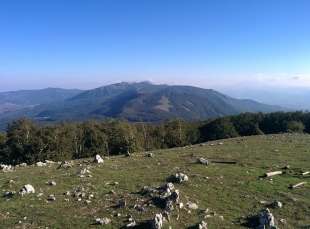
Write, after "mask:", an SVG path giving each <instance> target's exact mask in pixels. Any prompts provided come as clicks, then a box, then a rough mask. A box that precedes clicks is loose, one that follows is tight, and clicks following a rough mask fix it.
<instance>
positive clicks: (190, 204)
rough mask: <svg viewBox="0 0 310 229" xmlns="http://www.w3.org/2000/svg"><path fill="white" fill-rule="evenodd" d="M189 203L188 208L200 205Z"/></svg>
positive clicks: (196, 207) (195, 207)
mask: <svg viewBox="0 0 310 229" xmlns="http://www.w3.org/2000/svg"><path fill="white" fill-rule="evenodd" d="M187 205H188V208H190V209H198V205H197V204H194V203H189V204H187Z"/></svg>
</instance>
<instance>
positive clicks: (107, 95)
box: [0, 82, 288, 123]
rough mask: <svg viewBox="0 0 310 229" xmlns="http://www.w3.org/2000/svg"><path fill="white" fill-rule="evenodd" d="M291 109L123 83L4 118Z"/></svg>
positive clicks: (153, 117)
mask: <svg viewBox="0 0 310 229" xmlns="http://www.w3.org/2000/svg"><path fill="white" fill-rule="evenodd" d="M287 110H288V109H285V108H282V107H278V106H271V105H265V104H262V103H258V102H255V101H253V100H239V99H234V98H231V97H229V96H226V95H224V94H221V93H219V92H217V91H215V90H212V89H202V88H198V87H191V86H168V85H154V84H151V83H150V82H140V83H126V82H122V83H118V84H112V85H108V86H104V87H100V88H96V89H92V90H88V91H84V92H82V93H80V94H78V95H75V96H73V97H72V98H69V99H65V100H59V101H57V102H54V103H49V104H42V105H37V106H35V107H31V108H26V109H22V110H15V111H12V112H5V113H3V114H1V116H0V118H1V119H5V118H6V119H7V118H19V117H21V116H26V117H27V118H29V119H31V120H34V121H36V122H39V123H49V122H51V123H59V122H61V121H63V120H65V121H67V122H73V121H86V120H87V119H89V118H94V119H100V120H104V119H107V118H109V117H112V118H125V119H127V120H129V121H140V120H143V121H146V122H160V121H162V120H164V119H166V118H172V119H176V118H181V119H184V120H205V119H208V118H215V117H218V116H226V115H233V114H239V113H242V112H255V113H256V112H264V113H267V112H273V111H287ZM1 119H0V120H1Z"/></svg>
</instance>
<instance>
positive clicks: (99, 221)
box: [96, 217, 111, 225]
mask: <svg viewBox="0 0 310 229" xmlns="http://www.w3.org/2000/svg"><path fill="white" fill-rule="evenodd" d="M96 222H97V223H98V224H101V225H107V224H108V223H110V222H111V220H110V219H109V218H106V217H105V218H103V219H96Z"/></svg>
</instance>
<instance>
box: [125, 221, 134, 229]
mask: <svg viewBox="0 0 310 229" xmlns="http://www.w3.org/2000/svg"><path fill="white" fill-rule="evenodd" d="M135 226H137V223H136V221H133V222H131V223H129V224H127V225H126V228H132V227H135Z"/></svg>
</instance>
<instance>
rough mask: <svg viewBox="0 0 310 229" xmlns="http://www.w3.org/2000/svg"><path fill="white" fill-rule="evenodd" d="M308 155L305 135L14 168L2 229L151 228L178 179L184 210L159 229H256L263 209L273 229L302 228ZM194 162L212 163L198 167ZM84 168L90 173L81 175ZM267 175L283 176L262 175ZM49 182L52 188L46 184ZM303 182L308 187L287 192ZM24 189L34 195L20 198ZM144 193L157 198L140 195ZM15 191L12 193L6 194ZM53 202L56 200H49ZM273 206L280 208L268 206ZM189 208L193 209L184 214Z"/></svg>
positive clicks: (4, 197) (306, 214) (2, 206)
mask: <svg viewBox="0 0 310 229" xmlns="http://www.w3.org/2000/svg"><path fill="white" fill-rule="evenodd" d="M309 150H310V135H308V134H274V135H258V136H247V137H236V138H231V139H224V140H217V141H209V142H205V143H202V144H197V145H189V146H186V147H178V148H171V149H165V150H157V151H149V152H135V153H132V154H131V155H130V156H129V157H126V156H124V155H116V156H108V157H103V155H101V156H102V157H103V160H104V162H103V163H101V164H98V163H95V162H93V158H88V159H78V160H74V161H72V164H73V166H72V168H59V164H57V163H55V164H52V165H46V166H42V167H38V166H35V165H30V166H26V167H14V168H13V171H12V172H2V171H1V172H0V187H1V190H2V193H1V197H0V227H2V228H98V227H104V228H126V225H127V224H129V223H130V222H128V217H127V215H131V216H132V219H133V220H134V221H135V222H136V223H137V226H136V227H135V228H148V225H149V224H148V221H149V220H150V219H152V218H153V217H154V215H155V214H156V213H162V212H164V211H165V206H164V204H163V202H162V200H161V198H160V197H159V194H160V187H162V186H163V185H165V184H166V183H167V181H170V177H171V175H172V174H175V173H180V172H182V173H184V174H186V175H187V176H188V178H189V180H188V181H185V182H182V183H174V186H175V189H179V192H180V199H179V203H183V204H184V207H183V208H180V207H178V206H177V205H175V207H174V210H172V211H171V213H170V214H171V216H170V222H167V221H166V222H164V224H163V228H164V229H168V228H169V226H171V228H173V229H176V228H195V225H196V223H197V222H199V221H201V220H204V221H205V222H206V223H207V225H208V228H211V229H212V228H256V227H257V225H256V224H255V222H253V221H251V220H250V218H251V216H252V215H256V214H257V213H259V212H261V211H262V210H263V209H265V208H267V207H268V208H269V209H270V211H271V213H272V214H273V216H274V217H275V225H276V226H277V227H278V228H281V229H293V228H294V229H296V228H306V227H307V226H308V225H310V198H309V196H310V188H309V184H308V179H309V177H310V176H309V175H308V174H306V175H303V174H302V173H304V172H307V171H309V170H310V168H309V162H310V159H309V156H310V152H309ZM148 153H153V154H154V157H153V158H152V157H148V156H147V155H148ZM198 158H205V159H207V160H208V162H209V164H207V165H204V164H200V163H197V160H198ZM83 168H86V169H87V170H88V171H89V173H88V172H86V173H85V174H82V175H81V174H80V171H81V169H83ZM272 171H283V174H280V175H275V176H272V177H266V176H265V174H266V173H268V172H272ZM51 181H54V182H55V183H56V185H55V186H52V185H50V182H51ZM300 182H307V183H306V184H305V185H301V186H299V187H296V188H294V189H292V188H290V187H291V185H294V184H297V183H300ZM26 184H31V185H32V186H33V187H34V189H35V193H31V194H26V195H24V196H21V195H19V194H18V191H19V190H20V188H22V187H23V186H24V185H26ZM144 186H148V187H149V189H152V190H155V191H154V192H153V193H148V194H144V193H142V192H141V189H142V188H143V187H144ZM78 188H83V189H84V192H85V196H84V197H80V199H78V198H75V197H74V194H75V192H76V190H77V189H78ZM12 191H15V192H17V194H12V195H11V194H10V192H12ZM66 192H70V195H64V193H66ZM50 195H54V196H55V198H56V199H55V200H53V201H48V198H49V196H50ZM120 201H126V206H123V207H120V206H119V203H120ZM274 201H280V202H281V203H282V204H283V206H282V207H281V208H279V207H275V206H273V205H272V203H273V202H274ZM190 203H195V204H197V206H198V209H189V207H188V205H189V204H190ZM104 217H107V218H109V219H111V222H110V223H109V224H107V225H105V226H102V225H99V224H98V223H97V222H96V221H95V219H97V218H104Z"/></svg>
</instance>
